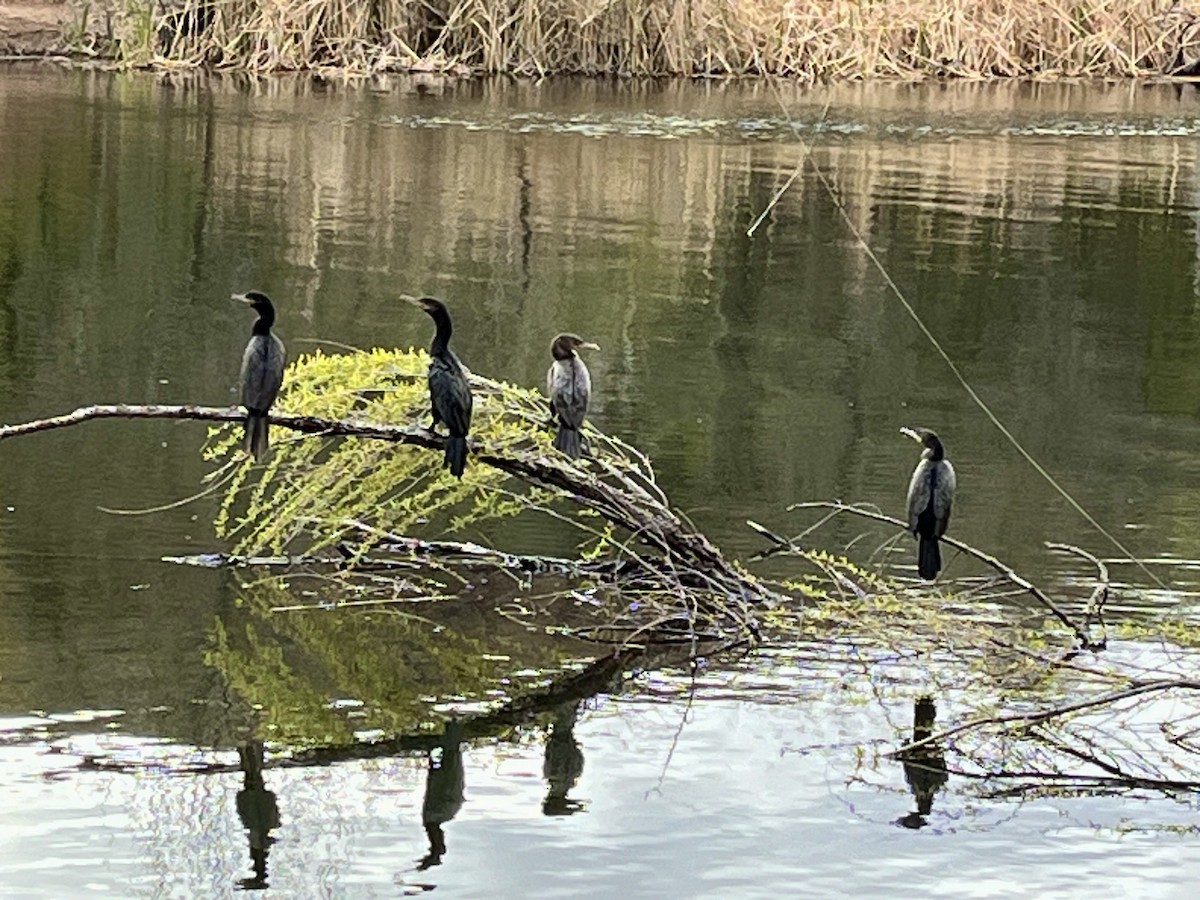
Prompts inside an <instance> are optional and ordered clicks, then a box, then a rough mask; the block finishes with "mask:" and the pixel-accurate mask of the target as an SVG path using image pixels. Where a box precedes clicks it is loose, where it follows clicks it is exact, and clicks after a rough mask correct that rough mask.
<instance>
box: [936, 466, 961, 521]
mask: <svg viewBox="0 0 1200 900" xmlns="http://www.w3.org/2000/svg"><path fill="white" fill-rule="evenodd" d="M957 487H958V477H957V476H956V475H955V474H954V466H952V465H950V460H948V459H944V460H942V461H941V462H940V463H939V464H938V481H937V490H935V491H934V494H933V514H934V516H935V517H936V519H937V522H938V536H939V537H940V536H941V535H943V534H945V533H946V526H947V525H948V524H949V523H950V507H951V506H953V505H954V491H955V489H956V488H957Z"/></svg>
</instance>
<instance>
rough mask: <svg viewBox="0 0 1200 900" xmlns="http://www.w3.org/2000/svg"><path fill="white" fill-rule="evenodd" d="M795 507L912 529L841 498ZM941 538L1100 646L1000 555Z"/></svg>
mask: <svg viewBox="0 0 1200 900" xmlns="http://www.w3.org/2000/svg"><path fill="white" fill-rule="evenodd" d="M794 509H832V510H836V511H838V512H846V513H852V514H853V515H856V516H862V517H863V518H866V519H874V520H875V521H876V522H886V523H887V524H889V525H895V526H896V527H897V528H900V529H903V530H904V531H907V530H908V523H907V522H902V521H901V520H900V519H896V518H893V517H892V516H889V515H885V514H884V513H879V512H873V511H871V510H868V509H863V508H861V507H858V506H851V505H849V504H846V503H841V502H838V501H824V500H812V501H808V502H805V503H793V504H792V505H791V506H789V507H788V511H789V512H790V511H792V510H794ZM764 532H765V529H762V530H760V531H759V533H760V534H764ZM938 540H940V541H941V542H942V543H944V544H946V545H947V546H950V547H954V548H955V549H956V550H961V551H962V552H963V553H966V554H967V555H968V556H973V557H974V558H975V559H977V560H979V561H980V562H982V563H984V564H985V565H988V566H991V567H992V568H993V569H995V570H996V571H997V572H999V573H1000V574H1001V575H1003V576H1004V577H1005V578H1007V579H1008V580H1009V581H1010V582H1012V583H1013V584H1015V585H1017V586H1018V587H1020V588H1022V589H1023V590H1025V591H1026V592H1027V593H1028V594H1029V595H1030V596H1031V597H1033V598H1034V599H1035V600H1037V601H1038V602H1039V603H1041V604H1042V605H1043V606H1045V607H1046V609H1048V610H1049V611H1050V612H1051V613H1052V614H1053V615H1054V617H1055V618H1056V619H1058V620H1059V621H1060V622H1062V623H1063V625H1065V626H1066V627H1067V628H1069V629H1071V631H1072V632H1074V634H1075V638H1076V640H1078V641H1079V644H1080V647H1081V648H1082V649H1084V650H1092V649H1098V648H1097V647H1096V645H1094V644H1093V643H1092V640H1091V638H1090V637H1089V635H1088V633H1087V631H1086V630H1085V629H1083V628H1080V627H1079V626H1078V625H1076V624H1075V623H1074V622H1072V621H1071V618H1070V616H1068V615H1067V614H1066V613H1065V612H1063V610H1062V609H1061V608H1060V607H1059V606H1058V604H1056V603H1055V602H1054V601H1053V600H1051V599H1050V598H1049V597H1047V596H1046V594H1045V593H1043V592H1042V590H1041V589H1040V588H1038V587H1037V585H1035V584H1034V583H1033V582H1031V581H1030V580H1029V579H1027V578H1023V577H1022V576H1020V575H1018V574H1017V573H1016V572H1015V571H1014V570H1013V569H1011V568H1010V567H1009V566H1006V565H1005V564H1004V563H1002V562H1001V561H1000V560H998V559H996V557H994V556H992V555H991V554H990V553H985V552H983V551H982V550H977V549H975V548H974V547H972V546H971V545H970V544H964V543H963V542H962V541H958V540H955V539H954V538H950V537H945V536H942V537H940V538H938ZM793 546H794V545H793V544H792V542H790V541H787V542H786V548H787V549H793Z"/></svg>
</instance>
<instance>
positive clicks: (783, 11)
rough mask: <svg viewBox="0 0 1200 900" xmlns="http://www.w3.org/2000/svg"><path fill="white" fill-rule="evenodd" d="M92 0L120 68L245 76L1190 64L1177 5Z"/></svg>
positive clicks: (840, 71)
mask: <svg viewBox="0 0 1200 900" xmlns="http://www.w3.org/2000/svg"><path fill="white" fill-rule="evenodd" d="M104 2H107V3H110V4H112V3H116V4H118V6H117V7H116V8H110V9H109V10H107V15H108V18H109V21H111V22H113V23H114V24H115V29H114V37H115V38H116V40H117V46H118V47H119V53H120V54H121V56H122V57H123V58H124V59H126V60H127V61H129V62H132V63H135V64H154V63H158V64H162V65H179V64H184V65H215V66H227V67H239V68H246V69H251V70H260V71H274V70H289V69H290V70H303V69H319V68H324V67H332V68H338V69H344V70H348V71H351V72H376V71H382V70H412V69H417V70H421V69H428V70H453V71H472V72H508V73H514V74H522V75H543V74H549V73H587V74H613V75H643V76H646V75H783V76H790V77H795V78H802V79H814V80H815V79H845V78H869V77H880V76H889V77H919V76H926V75H952V76H960V77H968V78H986V77H991V76H1025V77H1064V76H1065V77H1070V76H1130V75H1142V74H1161V73H1167V72H1171V71H1173V70H1175V69H1177V68H1178V67H1180V66H1181V65H1186V64H1189V63H1193V62H1195V61H1196V60H1197V59H1200V16H1197V14H1196V13H1195V12H1193V11H1192V9H1191V8H1192V7H1193V6H1196V4H1194V3H1185V2H1179V0H1175V2H1167V0H1083V2H1081V0H370V2H363V0H174V2H173V3H171V2H168V3H163V2H162V0H104ZM92 17H93V18H95V16H94V14H93V16H92ZM148 23H149V24H150V26H151V27H147V24H148Z"/></svg>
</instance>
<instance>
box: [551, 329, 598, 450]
mask: <svg viewBox="0 0 1200 900" xmlns="http://www.w3.org/2000/svg"><path fill="white" fill-rule="evenodd" d="M580 347H586V348H587V349H589V350H599V349H600V348H599V347H597V346H596V345H595V344H593V343H592V342H591V341H585V340H584V339H583V338H581V337H579V336H578V335H575V334H560V335H559V336H558V337H556V338H555V339H554V341H553V342H552V343H551V344H550V355H551V356H553V357H554V362H552V363H551V364H550V371H549V372H547V373H546V393H547V394H549V395H550V414H551V416H553V417H554V421H555V422H556V423H557V424H558V434H556V435H555V436H554V448H555V449H556V450H561V451H562V452H563V453H565V454H567V456H569V457H571V459H579V456H580V454H581V453H583V436H582V435H581V434H580V433H579V429H581V428H582V427H583V417H584V416H585V415H587V408H588V401H589V400H590V399H591V397H592V376H591V375H590V374H588V369H587V366H585V365H584V364H583V360H582V359H580V358H579V354H577V353H576V352H575V351H576V350H578V349H579V348H580Z"/></svg>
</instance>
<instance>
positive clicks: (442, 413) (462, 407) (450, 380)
mask: <svg viewBox="0 0 1200 900" xmlns="http://www.w3.org/2000/svg"><path fill="white" fill-rule="evenodd" d="M410 302H412V303H414V304H416V305H417V306H419V307H421V309H423V310H425V312H427V313H429V315H430V317H432V319H433V324H434V326H435V327H436V329H437V330H436V331H435V332H434V335H433V343H431V344H430V345H429V356H430V360H429V403H430V407H431V409H432V412H433V423H432V424H431V425H430V426H429V427H430V430H433V429H434V428H436V427H437V423H438V422H445V423H446V428H447V429H448V430H449V432H450V437H448V438H447V439H446V457H445V462H444V465H445V466H446V468H448V469H449V470H450V474H451V475H454V476H456V477H458V478H462V473H463V469H464V468H465V467H466V465H467V433H468V432H469V431H470V430H471V407H472V406H473V403H474V401H473V400H472V398H471V386H470V385H469V384H467V372H466V369H464V368H463V364H462V363H461V362H459V361H458V357H457V356H455V355H454V353H453V352H451V350H450V347H449V344H450V334H451V331H452V328H451V325H450V314H449V313H448V312H447V311H446V304H445V303H443V302H442V301H441V300H435V299H434V298H433V297H422V298H421V299H419V300H412V301H410Z"/></svg>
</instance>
